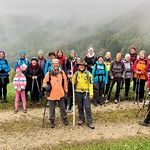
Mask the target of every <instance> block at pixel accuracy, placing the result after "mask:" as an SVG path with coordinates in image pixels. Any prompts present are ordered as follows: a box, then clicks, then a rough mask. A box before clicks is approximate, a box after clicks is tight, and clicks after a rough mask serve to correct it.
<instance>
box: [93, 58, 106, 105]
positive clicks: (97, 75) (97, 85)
mask: <svg viewBox="0 0 150 150" xmlns="http://www.w3.org/2000/svg"><path fill="white" fill-rule="evenodd" d="M92 76H93V83H94V100H93V103H94V105H95V106H97V103H99V104H103V103H104V101H105V100H103V99H102V98H104V96H105V85H106V84H107V83H108V70H107V68H106V65H105V64H104V60H103V56H99V57H98V61H97V62H96V64H95V65H94V67H93V69H92Z"/></svg>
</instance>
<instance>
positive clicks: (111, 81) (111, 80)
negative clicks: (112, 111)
mask: <svg viewBox="0 0 150 150" xmlns="http://www.w3.org/2000/svg"><path fill="white" fill-rule="evenodd" d="M112 83H113V79H110V86H109V90H108V93H107V98H106V102H105V106H106V104H107V102H108V95H110V89H111V87H112Z"/></svg>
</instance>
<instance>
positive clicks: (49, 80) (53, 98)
mask: <svg viewBox="0 0 150 150" xmlns="http://www.w3.org/2000/svg"><path fill="white" fill-rule="evenodd" d="M48 84H50V85H51V91H50V93H49V95H48V96H47V100H48V101H49V115H50V127H51V128H54V127H55V106H56V104H57V103H58V106H59V109H60V113H61V117H62V120H63V123H64V124H65V125H68V119H67V113H66V110H65V102H64V97H65V93H67V92H68V85H67V77H66V75H65V73H64V71H63V70H61V69H60V62H59V60H58V59H53V60H52V70H51V71H49V72H47V73H46V75H45V78H44V80H43V87H44V88H47V86H48Z"/></svg>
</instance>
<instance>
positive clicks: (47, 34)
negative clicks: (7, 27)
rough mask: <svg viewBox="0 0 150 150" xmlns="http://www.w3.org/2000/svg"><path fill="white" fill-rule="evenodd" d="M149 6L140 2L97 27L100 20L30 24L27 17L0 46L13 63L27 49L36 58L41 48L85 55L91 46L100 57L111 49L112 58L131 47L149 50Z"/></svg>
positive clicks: (74, 19) (73, 19) (76, 19)
mask: <svg viewBox="0 0 150 150" xmlns="http://www.w3.org/2000/svg"><path fill="white" fill-rule="evenodd" d="M149 6H150V2H149V1H147V2H143V3H142V4H141V5H140V6H138V7H137V8H136V9H133V10H132V11H130V12H128V13H127V14H124V15H122V16H120V17H119V18H117V19H115V20H113V21H110V23H108V24H106V25H103V26H102V24H100V22H103V20H100V21H99V24H98V23H97V24H91V23H90V22H89V23H86V22H84V20H80V19H78V18H72V20H69V21H68V20H67V21H66V20H65V18H62V19H60V20H59V21H58V20H57V21H56V20H53V21H52V20H49V21H47V22H46V23H44V22H43V23H41V22H40V23H39V22H38V21H34V20H32V19H31V23H30V20H28V18H26V20H24V21H25V23H24V22H23V23H22V22H20V24H18V26H19V27H18V29H19V30H17V29H16V28H15V29H13V30H14V31H13V30H12V31H13V32H15V31H16V32H18V34H17V37H14V38H12V36H11V35H10V37H11V38H10V39H12V40H8V41H9V42H8V43H7V42H5V44H4V45H2V47H3V48H4V49H6V52H7V53H8V51H9V53H8V54H7V56H8V59H9V60H10V61H14V60H15V58H16V56H17V55H18V52H19V50H20V49H26V50H27V52H28V56H29V57H31V56H33V55H34V56H36V55H37V50H38V49H44V50H45V51H46V52H47V53H48V51H50V50H53V49H54V50H56V48H58V47H60V48H63V49H64V50H68V49H76V50H77V51H78V53H79V54H80V55H81V56H83V55H85V53H86V49H87V48H88V47H90V46H93V47H94V49H95V50H96V51H97V53H99V54H100V53H101V54H103V53H104V52H105V50H110V51H112V53H113V56H114V55H115V53H116V52H117V51H120V50H122V51H123V52H124V53H125V52H126V51H128V49H129V47H130V46H136V47H137V48H138V49H146V50H147V51H148V49H149V47H150V44H149V41H150V32H149V25H150V21H149V20H150V13H148V12H149ZM87 19H88V18H87ZM97 20H98V18H97ZM32 23H33V25H32ZM21 24H24V25H23V26H22V25H21ZM30 24H31V25H32V27H30ZM20 28H21V29H20ZM21 31H22V34H21ZM12 35H13V34H12ZM20 35H21V36H20ZM8 37H9V36H8ZM10 50H11V51H10Z"/></svg>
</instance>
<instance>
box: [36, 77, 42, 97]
mask: <svg viewBox="0 0 150 150" xmlns="http://www.w3.org/2000/svg"><path fill="white" fill-rule="evenodd" d="M35 81H36V85H37V88H38V92H39V95H40V96H41V91H40V88H39V83H38V80H37V79H35Z"/></svg>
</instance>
